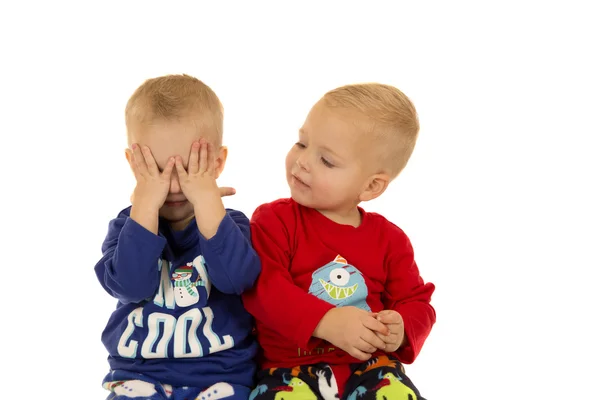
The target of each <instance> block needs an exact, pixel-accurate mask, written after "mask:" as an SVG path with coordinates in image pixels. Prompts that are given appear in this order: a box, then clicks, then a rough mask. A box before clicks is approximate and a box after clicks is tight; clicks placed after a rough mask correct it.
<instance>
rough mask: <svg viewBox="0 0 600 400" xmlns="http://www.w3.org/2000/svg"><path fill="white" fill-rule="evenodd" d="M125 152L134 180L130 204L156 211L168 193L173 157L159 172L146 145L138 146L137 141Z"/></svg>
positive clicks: (141, 208)
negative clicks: (127, 155)
mask: <svg viewBox="0 0 600 400" xmlns="http://www.w3.org/2000/svg"><path fill="white" fill-rule="evenodd" d="M127 153H128V154H129V157H128V160H129V165H130V166H131V169H132V170H133V174H134V176H135V180H136V185H135V189H134V191H133V195H132V196H131V201H132V205H134V206H135V207H136V208H137V209H139V210H146V211H149V212H151V213H158V210H159V209H160V208H161V207H162V206H163V204H164V203H165V200H166V198H167V195H168V194H169V187H170V185H171V172H172V171H173V166H174V165H175V159H174V158H173V157H171V158H170V159H169V161H168V162H167V165H166V166H165V169H164V171H163V172H160V171H159V170H158V166H157V165H156V161H155V160H154V157H153V156H152V152H151V151H150V148H149V147H148V146H143V147H141V148H140V146H139V145H138V144H137V143H134V144H133V145H132V146H131V150H130V149H127Z"/></svg>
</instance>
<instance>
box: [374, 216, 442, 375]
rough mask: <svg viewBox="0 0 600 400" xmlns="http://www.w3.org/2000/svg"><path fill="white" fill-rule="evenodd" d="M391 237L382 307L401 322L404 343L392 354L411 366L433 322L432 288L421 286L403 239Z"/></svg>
mask: <svg viewBox="0 0 600 400" xmlns="http://www.w3.org/2000/svg"><path fill="white" fill-rule="evenodd" d="M394 228H396V227H394ZM391 236H392V241H391V243H390V249H389V254H390V255H389V256H388V259H387V262H386V267H387V269H388V279H387V283H386V287H385V293H384V307H385V308H386V309H389V310H395V311H397V312H398V313H399V314H400V315H401V316H402V319H403V320H404V331H405V334H406V339H407V343H406V344H405V345H404V346H402V347H400V348H399V349H398V351H397V352H396V353H395V354H396V356H397V357H398V358H399V359H400V361H401V362H403V363H406V364H410V363H412V362H413V361H414V360H415V359H416V357H417V355H418V354H419V352H420V351H421V348H422V347H423V344H424V343H425V339H427V336H429V333H430V332H431V329H432V327H433V324H434V323H435V320H436V314H435V310H434V308H433V307H432V306H431V304H430V302H431V296H432V294H433V292H434V290H435V286H434V285H433V284H432V283H424V282H423V279H422V278H421V276H420V274H419V269H418V267H417V264H416V263H415V259H414V251H413V248H412V245H411V244H410V241H409V239H408V238H407V237H406V235H405V234H404V233H403V232H402V231H400V230H399V229H397V230H395V231H394V232H393V233H392V235H391Z"/></svg>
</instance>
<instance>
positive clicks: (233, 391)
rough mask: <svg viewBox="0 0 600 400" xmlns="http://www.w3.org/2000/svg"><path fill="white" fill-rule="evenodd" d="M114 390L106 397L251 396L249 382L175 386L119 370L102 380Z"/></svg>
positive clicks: (204, 399) (205, 399) (186, 399)
mask: <svg viewBox="0 0 600 400" xmlns="http://www.w3.org/2000/svg"><path fill="white" fill-rule="evenodd" d="M102 386H104V388H105V389H107V390H109V391H110V392H111V393H110V394H109V395H108V397H107V398H106V400H132V399H138V400H141V399H144V400H220V399H226V400H248V396H249V394H250V389H249V388H248V387H246V386H240V385H235V384H229V383H225V382H219V383H216V384H214V385H212V386H211V387H209V388H204V389H200V388H193V387H174V386H171V385H165V384H161V383H160V382H156V381H154V380H152V379H150V378H148V377H146V376H143V375H140V374H135V373H129V372H121V371H115V372H113V373H112V374H111V377H110V379H105V380H104V383H103V384H102Z"/></svg>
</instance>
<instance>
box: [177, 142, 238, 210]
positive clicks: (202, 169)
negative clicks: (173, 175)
mask: <svg viewBox="0 0 600 400" xmlns="http://www.w3.org/2000/svg"><path fill="white" fill-rule="evenodd" d="M175 166H176V168H177V174H178V175H179V185H180V186H181V190H182V191H183V194H184V195H185V197H186V198H187V199H188V200H189V201H190V202H191V203H192V204H193V205H194V206H196V205H197V204H202V199H203V197H204V196H207V195H208V196H210V195H211V194H213V195H214V194H216V195H218V196H219V197H222V196H231V195H233V194H235V189H233V188H230V187H224V188H220V187H218V186H217V182H216V179H217V173H216V166H217V163H216V157H215V150H214V148H213V146H212V145H211V144H210V143H207V142H206V141H205V140H204V139H201V140H200V141H195V142H194V143H192V148H191V150H190V160H189V162H188V168H187V172H186V170H185V168H183V161H182V159H181V156H177V157H176V160H175Z"/></svg>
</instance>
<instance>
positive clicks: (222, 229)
mask: <svg viewBox="0 0 600 400" xmlns="http://www.w3.org/2000/svg"><path fill="white" fill-rule="evenodd" d="M234 228H237V225H236V223H235V221H234V220H233V219H232V218H231V216H230V215H229V213H226V214H225V216H224V217H223V219H222V220H221V223H220V224H219V227H218V228H217V233H216V234H215V236H213V237H211V238H210V239H208V240H207V239H206V238H205V237H204V236H202V234H200V241H201V242H203V243H204V244H205V245H207V246H209V247H210V248H211V249H212V250H213V251H215V252H217V253H221V251H222V250H223V245H224V243H225V239H226V238H227V236H228V235H229V233H231V231H232V230H233V229H234Z"/></svg>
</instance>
